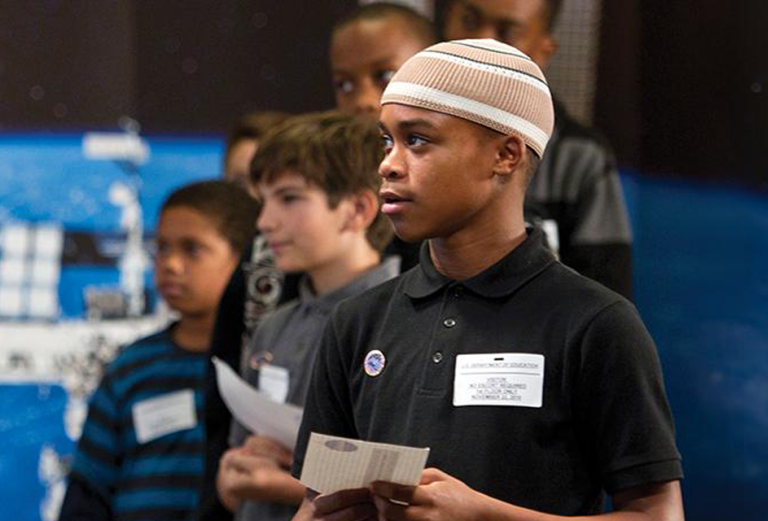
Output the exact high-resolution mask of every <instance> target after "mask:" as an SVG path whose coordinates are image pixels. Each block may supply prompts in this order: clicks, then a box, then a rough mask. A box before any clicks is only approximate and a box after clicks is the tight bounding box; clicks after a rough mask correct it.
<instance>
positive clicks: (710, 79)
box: [596, 0, 768, 190]
mask: <svg viewBox="0 0 768 521" xmlns="http://www.w3.org/2000/svg"><path fill="white" fill-rule="evenodd" d="M603 5H604V20H603V33H602V45H601V51H602V52H601V61H600V78H599V84H598V93H597V99H596V101H597V105H596V106H597V119H596V121H597V123H598V125H599V126H600V127H601V128H602V129H603V130H604V131H605V132H606V133H607V134H608V135H609V136H610V138H611V140H612V141H613V142H614V144H615V145H616V148H617V151H618V153H619V157H620V160H621V162H622V163H623V164H624V165H626V166H633V167H636V168H639V169H640V170H642V171H644V172H649V173H660V174H673V175H679V176H687V177H696V178H706V179H716V180H729V181H735V182H737V183H743V182H746V183H748V184H750V185H752V186H756V187H759V188H761V189H766V190H768V175H766V174H768V106H767V105H766V96H767V95H768V30H767V28H768V2H764V1H763V0H740V1H739V2H722V1H719V0H675V1H661V0H655V1H649V0H645V1H642V2H641V1H640V0H623V1H622V2H604V3H603Z"/></svg>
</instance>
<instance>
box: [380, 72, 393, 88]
mask: <svg viewBox="0 0 768 521" xmlns="http://www.w3.org/2000/svg"><path fill="white" fill-rule="evenodd" d="M394 75H395V71H393V70H391V69H388V70H385V71H379V72H378V73H376V82H377V83H378V84H379V86H380V87H382V88H384V87H386V86H387V85H389V82H390V80H391V79H392V76H394Z"/></svg>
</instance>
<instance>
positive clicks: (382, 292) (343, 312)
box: [334, 265, 421, 318]
mask: <svg viewBox="0 0 768 521" xmlns="http://www.w3.org/2000/svg"><path fill="white" fill-rule="evenodd" d="M419 269H421V268H420V267H419V265H416V266H414V267H413V268H411V269H410V270H408V271H406V272H404V273H401V274H400V275H398V276H396V277H392V278H390V279H388V280H385V281H384V282H381V283H379V284H376V285H375V286H373V287H370V288H368V289H366V290H364V291H361V292H360V293H358V294H357V295H353V296H350V297H348V298H346V299H344V300H342V301H341V302H340V303H339V304H338V305H337V306H336V309H335V312H334V315H335V316H336V317H337V318H338V317H342V318H353V317H355V316H358V317H366V316H369V315H377V314H380V313H382V312H383V311H384V309H386V308H388V307H389V306H391V304H392V303H393V302H394V301H395V300H397V299H399V298H400V297H405V294H404V284H405V283H406V281H407V280H408V278H409V277H411V276H413V272H414V271H415V270H419Z"/></svg>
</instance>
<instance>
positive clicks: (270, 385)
mask: <svg viewBox="0 0 768 521" xmlns="http://www.w3.org/2000/svg"><path fill="white" fill-rule="evenodd" d="M290 383H291V376H290V373H289V372H288V369H286V368H285V367H280V366H277V365H272V364H265V365H263V366H261V368H260V369H259V391H261V392H263V393H264V394H266V395H267V396H269V399H270V400H272V401H274V402H277V403H285V400H286V399H287V398H288V388H289V386H290Z"/></svg>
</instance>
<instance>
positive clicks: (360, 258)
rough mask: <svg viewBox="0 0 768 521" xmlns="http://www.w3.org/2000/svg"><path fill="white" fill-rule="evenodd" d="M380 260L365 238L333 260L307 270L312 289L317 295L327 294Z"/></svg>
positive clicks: (372, 266)
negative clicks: (362, 242)
mask: <svg viewBox="0 0 768 521" xmlns="http://www.w3.org/2000/svg"><path fill="white" fill-rule="evenodd" d="M380 262H381V255H380V254H379V252H377V251H376V250H374V249H373V248H372V247H371V246H370V245H369V244H368V241H367V240H365V243H364V244H357V245H355V246H354V247H353V248H352V250H351V251H347V252H345V254H344V255H341V256H340V257H339V258H337V259H334V260H333V261H331V262H329V263H327V264H323V265H322V266H317V267H315V268H314V269H310V270H307V275H308V276H309V279H310V280H311V281H312V289H314V291H315V294H317V295H327V294H328V293H332V292H334V291H336V290H337V289H339V288H342V287H344V286H346V285H347V284H349V283H350V282H352V281H353V280H355V279H356V278H358V277H359V276H361V275H362V274H363V273H365V272H367V271H369V270H371V269H373V268H374V267H376V266H377V265H378V264H379V263H380Z"/></svg>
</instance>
